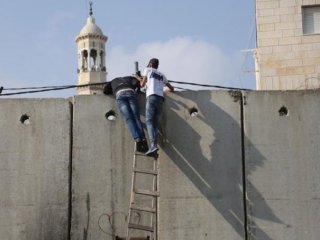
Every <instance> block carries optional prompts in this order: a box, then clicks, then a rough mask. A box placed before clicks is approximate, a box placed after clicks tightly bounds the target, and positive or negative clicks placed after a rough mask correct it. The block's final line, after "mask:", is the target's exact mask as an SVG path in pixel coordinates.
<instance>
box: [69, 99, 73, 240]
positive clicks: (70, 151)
mask: <svg viewBox="0 0 320 240" xmlns="http://www.w3.org/2000/svg"><path fill="white" fill-rule="evenodd" d="M69 105H70V131H69V133H70V150H69V186H68V188H69V203H68V240H71V220H72V157H73V156H72V151H73V100H71V101H70V102H69Z"/></svg>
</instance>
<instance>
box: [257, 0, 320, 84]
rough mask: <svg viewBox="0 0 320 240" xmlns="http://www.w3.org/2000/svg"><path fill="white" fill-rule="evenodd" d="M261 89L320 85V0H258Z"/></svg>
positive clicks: (258, 78)
mask: <svg viewBox="0 0 320 240" xmlns="http://www.w3.org/2000/svg"><path fill="white" fill-rule="evenodd" d="M256 24H257V49H256V54H255V57H256V68H257V69H256V71H257V74H256V82H257V90H303V89H315V88H319V87H320V0H256Z"/></svg>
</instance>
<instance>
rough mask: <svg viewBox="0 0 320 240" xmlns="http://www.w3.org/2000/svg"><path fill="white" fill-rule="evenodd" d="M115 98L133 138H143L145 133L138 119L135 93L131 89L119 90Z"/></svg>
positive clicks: (137, 103)
mask: <svg viewBox="0 0 320 240" xmlns="http://www.w3.org/2000/svg"><path fill="white" fill-rule="evenodd" d="M116 100H117V104H118V108H119V110H120V112H121V114H122V116H123V117H124V118H125V120H126V122H127V125H128V128H129V130H130V132H131V135H132V137H133V138H134V140H135V141H140V140H142V139H144V138H145V135H144V131H143V125H142V122H141V120H140V110H139V102H138V99H137V95H136V93H135V92H132V91H125V92H121V93H120V94H119V95H117V97H116Z"/></svg>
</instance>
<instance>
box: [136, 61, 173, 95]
mask: <svg viewBox="0 0 320 240" xmlns="http://www.w3.org/2000/svg"><path fill="white" fill-rule="evenodd" d="M142 76H147V79H148V80H147V84H146V87H147V91H146V94H147V97H148V96H150V95H153V94H156V95H158V96H161V97H163V88H164V87H165V85H166V84H167V83H168V79H167V78H166V76H165V75H164V74H163V73H161V72H160V71H158V70H157V69H155V68H150V67H147V68H145V69H144V70H143V73H142Z"/></svg>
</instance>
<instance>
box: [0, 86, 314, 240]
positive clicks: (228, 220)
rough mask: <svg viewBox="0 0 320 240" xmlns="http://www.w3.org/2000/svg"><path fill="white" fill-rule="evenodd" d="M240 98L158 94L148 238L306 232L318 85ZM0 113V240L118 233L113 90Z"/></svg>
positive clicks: (122, 152)
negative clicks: (155, 232) (154, 214)
mask: <svg viewBox="0 0 320 240" xmlns="http://www.w3.org/2000/svg"><path fill="white" fill-rule="evenodd" d="M243 94H244V98H243V101H242V96H241V94H240V92H235V91H197V92H192V91H189V92H176V93H168V94H167V95H166V100H165V102H164V108H163V114H162V118H161V125H160V151H159V155H160V157H159V159H158V161H160V198H159V200H160V204H159V207H160V208H159V210H160V211H159V240H166V239H178V240H182V239H183V240H189V239H190V240H191V239H192V240H194V239H215V238H219V239H229V240H232V239H237V240H238V239H246V240H249V239H250V240H251V239H252V240H253V239H259V240H271V239H290V240H295V239H297V240H298V239H299V240H300V239H317V238H318V236H319V234H320V230H319V228H318V226H317V225H318V222H319V220H320V214H319V211H318V210H319V208H320V202H319V199H320V187H319V186H320V185H319V183H320V177H319V174H318V173H319V168H320V163H319V161H318V159H320V151H319V148H318V143H319V142H320V137H319V136H320V134H319V133H320V127H319V120H320V119H319V118H320V110H319V107H318V106H319V101H320V100H319V91H286V92H280V91H272V92H270V91H269V92H243ZM140 105H141V114H142V120H143V122H144V120H145V119H144V110H145V109H144V106H145V96H144V95H140ZM110 110H113V111H114V112H115V114H116V119H115V121H109V120H107V119H106V118H105V114H106V113H107V112H108V111H110ZM193 110H197V111H198V115H196V116H194V117H192V116H191V114H190V112H192V111H193ZM0 111H1V113H2V114H1V115H0V133H1V141H0V192H1V194H0V209H1V214H0V238H1V239H5V240H20V239H21V240H43V239H45V240H57V239H58V240H59V239H62V240H66V239H68V240H70V239H72V240H79V239H81V240H89V239H95V240H100V239H104V240H113V239H114V237H115V236H118V237H121V238H123V237H125V236H126V230H127V228H126V227H127V219H126V217H127V214H128V208H129V197H130V187H131V173H132V171H131V170H132V161H133V151H134V142H133V140H132V137H131V135H130V133H129V130H128V128H127V125H126V123H125V122H124V120H123V118H122V116H120V113H119V112H118V109H117V107H116V104H115V100H114V97H113V96H104V95H99V96H98V95H91V96H76V97H74V98H73V99H72V100H71V102H69V101H68V100H66V99H1V100H0ZM24 115H25V116H29V119H27V118H28V117H25V118H24V119H25V120H26V121H22V120H24V119H23V118H21V117H22V116H24ZM71 150H72V151H71ZM151 161H152V160H151ZM69 167H71V169H69ZM69 170H70V171H71V172H69ZM145 183H146V184H149V183H150V181H146V182H145ZM244 183H245V184H244ZM142 184H144V182H143V181H142ZM70 187H71V188H70ZM243 192H245V194H244V193H243ZM244 195H246V198H247V199H246V201H244V199H245V197H244ZM69 204H70V206H69ZM69 207H70V208H69ZM141 221H145V220H144V219H142V220H141ZM134 236H135V237H137V236H138V235H137V234H134Z"/></svg>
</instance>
